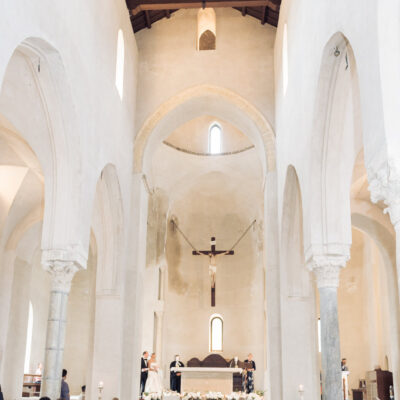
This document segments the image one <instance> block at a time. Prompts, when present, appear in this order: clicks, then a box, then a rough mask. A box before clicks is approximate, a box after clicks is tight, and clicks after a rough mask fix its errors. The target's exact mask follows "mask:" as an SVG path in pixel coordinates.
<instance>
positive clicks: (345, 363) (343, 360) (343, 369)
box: [341, 358, 349, 371]
mask: <svg viewBox="0 0 400 400" xmlns="http://www.w3.org/2000/svg"><path fill="white" fill-rule="evenodd" d="M341 366H342V371H348V370H349V368H348V367H347V360H346V359H345V358H342V362H341Z"/></svg>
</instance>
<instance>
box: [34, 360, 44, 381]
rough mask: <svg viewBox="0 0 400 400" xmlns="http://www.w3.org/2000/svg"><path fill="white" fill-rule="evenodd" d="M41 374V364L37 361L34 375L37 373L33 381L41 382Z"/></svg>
mask: <svg viewBox="0 0 400 400" xmlns="http://www.w3.org/2000/svg"><path fill="white" fill-rule="evenodd" d="M42 374H43V364H42V363H39V364H38V366H37V368H36V372H35V375H37V376H36V377H35V383H40V382H42Z"/></svg>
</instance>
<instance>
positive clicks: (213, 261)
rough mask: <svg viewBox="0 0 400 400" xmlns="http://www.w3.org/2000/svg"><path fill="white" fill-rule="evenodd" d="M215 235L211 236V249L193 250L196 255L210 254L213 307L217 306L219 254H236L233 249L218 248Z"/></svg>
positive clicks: (209, 267)
mask: <svg viewBox="0 0 400 400" xmlns="http://www.w3.org/2000/svg"><path fill="white" fill-rule="evenodd" d="M215 245H216V241H215V237H212V238H211V250H193V251H192V254H193V255H194V256H208V257H209V259H210V261H209V262H210V263H209V266H208V272H209V274H210V278H211V307H215V280H216V275H217V260H216V258H217V257H218V256H232V255H233V254H235V252H234V251H233V250H216V249H215Z"/></svg>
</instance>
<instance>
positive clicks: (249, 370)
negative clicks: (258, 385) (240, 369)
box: [244, 353, 256, 393]
mask: <svg viewBox="0 0 400 400" xmlns="http://www.w3.org/2000/svg"><path fill="white" fill-rule="evenodd" d="M244 362H245V365H246V375H245V384H244V390H245V392H246V393H253V392H254V375H253V374H254V371H255V370H256V363H255V362H254V361H253V354H251V353H250V354H249V355H248V356H247V359H246V360H244Z"/></svg>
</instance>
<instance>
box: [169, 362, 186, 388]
mask: <svg viewBox="0 0 400 400" xmlns="http://www.w3.org/2000/svg"><path fill="white" fill-rule="evenodd" d="M184 366H185V365H184V364H183V362H182V361H180V360H179V354H177V355H176V356H175V361H172V363H171V364H170V365H169V370H170V376H169V383H170V388H171V390H173V391H174V392H178V393H180V392H181V373H180V372H175V371H172V370H171V368H174V367H175V368H179V367H184Z"/></svg>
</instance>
